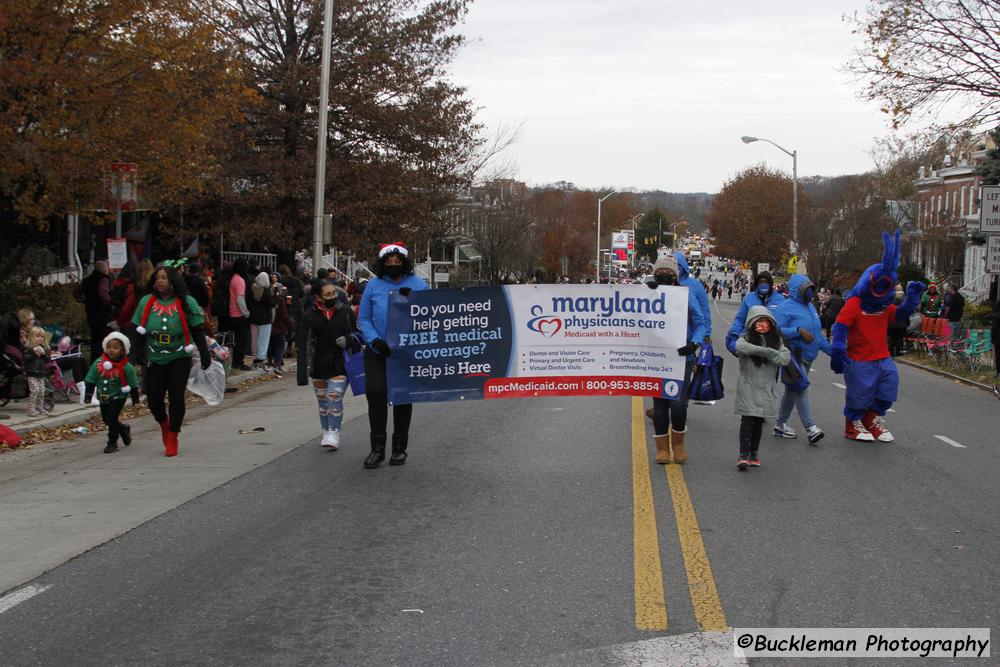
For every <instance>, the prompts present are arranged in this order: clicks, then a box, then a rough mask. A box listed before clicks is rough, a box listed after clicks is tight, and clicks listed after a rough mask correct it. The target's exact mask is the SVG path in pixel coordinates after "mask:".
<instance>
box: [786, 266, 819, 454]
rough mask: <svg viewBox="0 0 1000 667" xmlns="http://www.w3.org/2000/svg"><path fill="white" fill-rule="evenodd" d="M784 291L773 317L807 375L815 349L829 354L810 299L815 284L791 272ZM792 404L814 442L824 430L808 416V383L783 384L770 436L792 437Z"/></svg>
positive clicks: (813, 358) (816, 352)
mask: <svg viewBox="0 0 1000 667" xmlns="http://www.w3.org/2000/svg"><path fill="white" fill-rule="evenodd" d="M788 291H789V297H788V298H787V299H785V301H783V302H782V303H781V304H779V305H778V307H777V309H775V311H774V319H775V321H776V322H777V325H778V328H779V329H780V331H781V336H782V338H784V339H785V342H786V343H787V345H788V349H789V350H790V351H791V353H792V356H794V357H795V359H796V360H797V361H798V362H799V364H800V365H801V366H802V371H803V372H804V373H805V374H806V377H808V376H809V369H810V368H811V367H812V364H813V362H814V361H815V360H816V357H818V356H819V353H820V352H821V351H822V352H825V353H826V354H827V355H829V354H830V341H829V340H828V339H827V337H826V336H824V335H823V325H822V324H821V323H820V320H819V314H818V313H817V312H816V307H815V306H814V305H813V303H812V301H813V297H815V296H816V286H815V285H813V283H812V281H810V280H809V278H808V277H807V276H804V275H801V274H796V275H793V276H792V277H791V279H790V280H789V281H788ZM792 408H797V409H798V411H799V419H801V420H802V427H803V428H805V430H806V438H808V440H809V444H810V445H815V444H817V443H818V442H819V441H820V440H822V439H823V436H824V435H825V434H824V433H823V431H822V430H821V429H820V427H819V426H817V425H816V422H814V421H813V418H812V406H811V405H810V403H809V387H806V388H805V389H803V390H802V391H792V390H791V389H789V388H788V387H785V393H784V395H783V396H782V398H781V406H780V407H779V409H778V418H777V421H775V423H774V437H776V438H794V437H796V434H795V431H793V430H792V428H791V427H790V426H788V418H789V417H790V416H791V415H792Z"/></svg>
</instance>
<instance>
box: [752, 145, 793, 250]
mask: <svg viewBox="0 0 1000 667" xmlns="http://www.w3.org/2000/svg"><path fill="white" fill-rule="evenodd" d="M740 139H741V140H742V141H743V143H745V144H750V143H753V142H755V141H766V142H767V143H769V144H771V145H772V146H774V147H775V148H777V149H778V150H780V151H781V152H783V153H785V154H786V155H790V156H791V157H792V248H791V250H792V253H793V254H794V253H796V252H798V250H799V164H798V159H799V158H798V155H799V153H798V151H789V150H787V149H785V148H782V147H781V146H779V145H778V144H776V143H774V142H773V141H771V140H770V139H762V138H759V137H740Z"/></svg>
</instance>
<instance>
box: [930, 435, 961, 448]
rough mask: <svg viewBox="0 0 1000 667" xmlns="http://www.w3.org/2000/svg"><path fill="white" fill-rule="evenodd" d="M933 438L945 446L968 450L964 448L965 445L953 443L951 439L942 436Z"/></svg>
mask: <svg viewBox="0 0 1000 667" xmlns="http://www.w3.org/2000/svg"><path fill="white" fill-rule="evenodd" d="M934 437H935V438H937V439H938V440H940V441H941V442H943V443H945V444H946V445H951V446H952V447H958V448H960V449H968V447H966V446H965V445H963V444H961V443H959V442H955V441H954V440H952V439H951V438H947V437H945V436H943V435H935V436H934Z"/></svg>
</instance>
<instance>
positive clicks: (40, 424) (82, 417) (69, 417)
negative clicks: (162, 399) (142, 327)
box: [12, 362, 296, 438]
mask: <svg viewBox="0 0 1000 667" xmlns="http://www.w3.org/2000/svg"><path fill="white" fill-rule="evenodd" d="M295 367H296V364H295V362H292V363H290V364H286V365H285V375H288V374H290V373H294V372H295ZM264 375H268V373H267V372H266V371H263V370H249V371H243V372H242V373H240V374H239V375H236V376H230V377H228V378H227V379H226V386H229V387H232V386H239V385H241V384H243V383H244V382H247V381H248V380H256V379H257V378H259V377H262V376H264ZM139 400H140V402H141V403H145V402H146V396H145V394H144V395H143V396H142V397H141V398H140V399H139ZM100 414H101V409H100V408H98V407H97V406H93V407H89V406H88V407H87V408H84V409H78V410H73V411H72V412H68V413H66V414H63V415H59V416H57V417H48V418H46V419H39V420H38V421H36V422H30V423H25V424H19V425H18V426H16V427H12V428H13V430H14V432H16V433H17V434H18V435H19V436H21V437H22V438H23V437H25V436H26V435H27V434H28V433H31V432H32V431H35V430H37V429H40V428H58V427H59V426H67V425H70V424H82V423H83V422H86V421H88V420H90V419H92V418H94V417H96V416H98V415H100Z"/></svg>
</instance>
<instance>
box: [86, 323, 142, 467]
mask: <svg viewBox="0 0 1000 667" xmlns="http://www.w3.org/2000/svg"><path fill="white" fill-rule="evenodd" d="M102 347H103V349H104V354H102V355H101V356H100V358H98V359H97V360H96V361H94V365H93V366H91V367H90V371H89V372H88V373H87V376H86V378H84V381H83V382H84V387H85V389H84V397H83V399H84V405H87V404H89V403H90V399H91V398H93V396H94V394H95V393H96V394H97V399H98V400H99V401H100V402H101V421H103V422H104V423H105V424H106V425H107V427H108V444H107V446H106V447H105V448H104V453H105V454H113V453H115V452H117V451H118V437H119V436H121V439H122V443H123V444H124V445H125V446H126V447H128V446H129V445H131V444H132V428H131V427H130V426H129V425H128V424H122V423H121V419H120V417H121V414H122V410H123V409H124V408H125V400H126V399H127V398H129V397H131V398H132V405H136V404H138V403H139V377H138V376H137V375H136V374H135V368H134V367H133V366H132V364H130V363H129V362H128V353H129V349H131V347H132V346H131V343H130V342H129V339H128V337H127V336H125V334H123V333H120V332H118V331H112V332H111V333H109V334H108V335H107V337H105V339H104V342H103V343H102Z"/></svg>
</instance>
